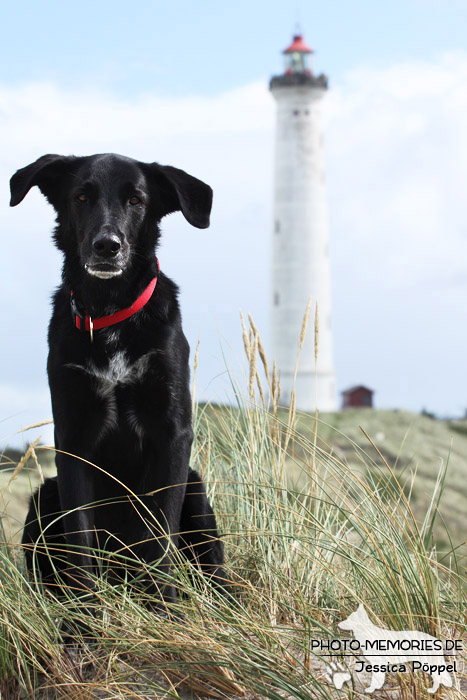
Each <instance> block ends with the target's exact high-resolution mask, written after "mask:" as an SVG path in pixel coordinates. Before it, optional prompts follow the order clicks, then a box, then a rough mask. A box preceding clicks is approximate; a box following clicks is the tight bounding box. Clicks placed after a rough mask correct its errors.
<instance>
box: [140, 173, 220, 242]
mask: <svg viewBox="0 0 467 700" xmlns="http://www.w3.org/2000/svg"><path fill="white" fill-rule="evenodd" d="M150 168H151V171H152V174H153V175H155V176H156V179H157V180H159V182H160V178H161V176H162V178H163V179H164V180H165V182H166V184H167V185H168V188H167V187H164V190H165V192H164V202H163V205H164V207H165V209H166V211H165V212H164V213H165V214H170V213H172V212H174V211H181V212H182V214H183V216H184V217H185V219H186V220H187V221H188V223H190V224H191V225H192V226H196V228H208V226H209V215H210V213H211V207H212V189H211V188H210V187H209V185H206V183H204V182H202V181H201V180H198V179H197V178H196V177H193V176H192V175H188V173H186V172H185V171H184V170H179V169H178V168H173V167H172V166H171V165H159V164H158V163H152V164H151V166H150Z"/></svg>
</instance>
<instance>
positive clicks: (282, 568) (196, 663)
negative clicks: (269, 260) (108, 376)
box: [0, 325, 467, 700]
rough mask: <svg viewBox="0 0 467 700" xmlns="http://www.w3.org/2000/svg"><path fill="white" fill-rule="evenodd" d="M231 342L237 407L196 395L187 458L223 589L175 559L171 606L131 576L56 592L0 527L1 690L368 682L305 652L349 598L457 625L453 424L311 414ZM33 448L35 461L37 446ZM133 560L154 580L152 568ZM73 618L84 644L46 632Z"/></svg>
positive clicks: (174, 694) (379, 610) (409, 619)
mask: <svg viewBox="0 0 467 700" xmlns="http://www.w3.org/2000/svg"><path fill="white" fill-rule="evenodd" d="M244 340H245V347H246V351H247V356H248V376H247V381H246V383H247V389H246V392H245V393H246V398H245V399H241V398H239V400H238V405H237V406H236V407H233V408H232V407H230V408H229V407H216V406H210V405H203V406H200V405H198V406H195V433H196V441H195V445H194V449H193V457H192V463H193V466H194V467H195V468H196V469H198V470H199V471H200V473H201V474H202V476H203V478H204V479H205V481H206V482H207V484H208V489H209V493H210V497H211V498H212V500H213V502H214V505H215V510H216V512H217V513H218V516H219V518H218V519H219V524H220V529H221V530H222V532H223V534H224V540H225V544H226V558H227V562H228V573H229V576H230V578H231V579H232V581H233V585H232V598H231V599H229V598H226V597H225V596H222V595H220V594H219V593H216V592H215V591H213V590H212V589H211V587H210V586H209V585H207V584H206V582H205V581H204V580H202V578H200V577H199V576H198V575H197V574H196V572H195V571H190V570H189V567H188V565H187V564H186V563H185V562H184V561H183V560H178V562H177V564H176V565H175V566H174V570H173V571H172V573H171V574H170V577H171V580H172V581H174V582H175V584H176V585H177V586H178V588H179V590H180V592H181V594H182V595H180V599H179V602H178V604H177V609H176V610H175V609H174V608H172V609H171V610H170V611H168V612H169V615H168V617H164V616H158V615H156V614H154V613H153V612H150V611H149V610H148V609H147V607H146V606H145V604H144V603H145V593H144V590H138V588H135V590H130V588H129V587H128V586H127V585H125V584H123V583H122V584H121V585H118V584H115V583H114V584H111V583H110V582H108V581H107V580H106V579H105V578H102V579H99V580H98V581H97V593H96V597H95V599H94V600H93V601H84V600H83V599H82V597H81V598H80V597H79V596H78V595H77V594H76V591H73V590H72V588H70V589H69V590H68V595H67V597H66V598H65V599H60V598H56V597H55V596H53V595H51V594H50V593H44V592H43V591H42V590H41V586H40V583H39V582H36V583H35V584H31V583H30V582H29V581H27V579H26V577H25V572H24V567H23V561H22V557H21V553H20V552H19V551H18V549H17V547H16V546H15V544H14V539H13V540H12V539H11V534H10V533H14V529H15V528H14V527H11V524H10V526H9V532H8V533H5V534H4V537H3V542H2V546H1V549H0V556H1V557H2V562H1V565H0V584H1V585H0V692H1V694H2V700H3V699H4V698H5V699H8V698H18V697H21V698H28V699H29V698H37V699H38V700H45V698H47V699H49V698H50V699H52V698H53V699H55V698H69V699H72V700H74V699H75V698H76V699H78V698H80V699H83V700H88V699H89V698H106V699H108V700H110V699H111V698H112V699H113V698H141V699H143V698H144V699H149V698H163V697H167V698H168V697H170V698H204V697H218V698H240V697H244V698H247V699H249V700H253V698H271V699H273V700H279V699H280V698H298V699H299V700H302V699H303V700H308V699H310V698H325V699H327V700H331V699H337V698H348V699H351V698H362V697H369V696H368V695H366V694H365V693H364V688H365V687H366V686H367V685H368V684H369V683H368V675H365V674H360V673H355V672H353V674H352V679H351V681H350V683H348V684H346V685H345V686H344V687H343V689H342V690H337V689H336V687H335V686H334V684H333V683H332V682H331V681H330V679H329V664H330V662H331V661H333V662H336V663H337V662H338V663H340V664H342V667H344V668H345V667H348V669H349V671H350V672H351V673H352V671H353V669H354V666H355V658H352V657H349V656H345V657H344V656H342V657H339V656H338V655H336V656H335V657H334V658H333V659H330V658H329V656H327V655H326V654H325V653H323V652H319V653H317V652H316V651H313V643H314V642H315V641H316V640H326V639H336V638H340V637H341V633H340V632H339V630H338V628H337V624H338V622H339V621H341V620H342V619H343V618H345V617H347V616H348V615H349V614H350V613H351V612H352V611H354V610H355V609H356V608H357V606H358V605H359V604H360V603H362V602H363V603H364V605H365V608H366V610H367V612H368V614H369V615H370V618H371V619H372V621H373V622H374V623H376V624H378V625H379V626H381V627H388V628H391V629H401V630H402V629H418V630H422V631H425V632H427V633H429V634H432V635H435V636H440V637H441V638H455V639H463V638H464V637H465V600H464V592H465V581H464V580H463V579H462V576H461V570H462V560H461V555H460V549H458V548H457V546H458V545H459V544H460V542H461V539H462V536H463V529H465V515H464V514H463V513H462V510H461V509H462V502H461V497H462V489H463V488H465V465H464V464H463V460H462V454H463V453H464V454H465V447H466V436H465V432H464V426H463V424H461V423H459V424H458V427H456V428H453V427H452V426H448V425H447V424H443V423H438V422H434V421H431V420H430V419H428V418H426V417H418V416H413V415H411V414H406V413H402V412H400V413H393V412H377V411H364V412H363V411H362V412H353V411H352V412H348V413H345V414H332V415H327V416H322V417H320V420H319V421H318V422H316V421H315V420H314V417H312V416H301V415H298V414H296V412H295V410H294V407H293V402H292V406H291V408H290V409H288V410H284V409H281V408H279V403H280V398H279V387H278V380H277V376H276V373H275V370H274V369H270V368H269V367H268V366H267V363H266V359H265V357H264V352H263V351H262V347H261V341H260V339H259V336H258V335H257V333H256V330H255V327H254V325H251V326H250V328H249V329H245V335H244ZM238 395H239V396H241V392H240V391H239V392H238ZM266 395H269V396H270V397H271V401H270V403H269V404H267V403H266V399H265V398H264V397H265V396H266ZM265 408H268V409H269V410H265ZM359 425H361V426H362V427H363V428H364V430H365V431H366V433H367V435H368V436H369V438H370V440H369V439H368V437H365V435H364V434H363V432H362V431H361V430H360V429H359V427H358V426H359ZM336 429H337V430H336ZM406 433H407V435H406ZM451 433H453V436H454V442H453V447H452V448H450V434H451ZM344 436H345V437H344ZM372 442H373V443H374V444H372ZM450 449H451V455H449V453H450ZM36 453H37V456H38V458H39V460H41V455H42V457H44V455H45V454H46V451H44V450H41V449H37V450H36ZM448 457H449V465H448V466H449V469H448V471H447V472H446V465H447V461H448ZM33 461H34V460H33V459H32V462H33ZM30 467H31V468H30V469H29V470H28V471H27V473H26V470H25V469H23V470H22V473H20V474H18V475H16V477H15V479H14V480H13V481H12V483H11V484H10V487H9V489H7V490H5V487H4V484H5V480H6V479H7V476H6V473H3V474H2V475H1V477H2V479H3V481H2V486H3V494H4V495H3V497H4V499H6V501H7V500H8V499H10V502H9V505H8V507H9V508H10V509H13V508H15V507H16V514H15V517H17V518H18V519H19V520H21V519H22V517H23V516H22V511H24V502H25V485H26V486H27V489H29V488H30V485H29V480H31V481H32V480H34V479H37V467H36V466H35V465H34V464H33V463H31V465H30ZM10 476H11V473H10ZM10 491H11V494H13V493H15V492H16V493H17V494H18V495H17V498H16V497H15V498H16V501H14V500H13V495H11V494H10ZM6 501H5V505H6ZM14 503H16V506H15V505H14ZM148 518H149V516H148ZM149 519H150V518H149ZM443 521H444V522H445V523H446V524H447V525H448V527H447V528H445V525H444V522H443ZM13 522H14V520H13V518H11V519H10V523H13ZM4 523H5V524H6V525H7V526H8V519H7V518H6V519H4ZM151 524H152V525H153V526H154V523H151V522H149V525H151ZM7 529H8V528H7ZM441 549H442V551H440V550H441ZM449 550H450V551H449ZM95 555H96V557H98V558H101V559H105V558H106V554H105V553H104V552H96V553H95ZM125 557H126V562H127V564H128V566H136V565H139V567H141V566H142V564H141V562H137V561H135V560H134V558H133V560H132V557H131V553H128V552H127V553H125ZM143 568H144V569H145V572H144V573H145V577H146V578H147V577H150V578H152V579H153V580H154V581H155V582H156V583H157V584H158V585H160V584H161V583H162V579H163V576H162V574H161V573H160V572H159V571H158V570H157V567H156V566H155V565H154V566H146V567H143ZM166 576H169V575H168V574H167V575H166ZM85 603H86V605H87V606H88V608H89V606H93V607H94V608H95V614H94V616H92V617H90V616H89V615H88V614H87V612H86V607H85V605H84V604H85ZM80 619H81V620H82V621H83V622H84V621H86V623H87V624H88V625H89V627H90V630H91V632H92V634H93V635H94V636H95V637H96V638H97V639H98V644H95V645H91V646H89V645H87V644H86V642H83V645H82V647H81V648H80V649H76V650H72V651H71V650H69V649H67V648H64V647H63V646H61V645H60V643H59V641H60V639H59V634H58V631H57V630H58V624H59V623H60V622H61V621H68V623H69V624H73V623H75V622H76V621H77V620H80ZM464 656H465V654H464V653H463V652H462V653H460V654H459V655H458V657H457V658H456V661H457V666H458V671H459V672H458V673H457V675H456V677H455V686H456V687H454V688H452V689H443V690H442V691H441V693H440V696H441V697H443V698H456V699H459V700H460V698H462V697H465V695H464V693H465V691H466V690H467V686H466V676H465V671H464V661H465V659H464ZM429 685H430V678H429V676H427V675H425V674H420V673H415V674H412V673H403V674H388V677H387V682H386V685H385V690H384V691H377V692H375V693H374V694H372V695H371V696H370V697H374V698H392V699H396V698H401V699H402V700H412V699H413V698H424V697H427V698H428V697H432V696H430V695H427V688H428V687H429Z"/></svg>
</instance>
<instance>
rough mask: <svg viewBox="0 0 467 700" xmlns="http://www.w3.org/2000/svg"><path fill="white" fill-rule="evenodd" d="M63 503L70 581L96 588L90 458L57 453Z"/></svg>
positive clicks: (81, 588) (77, 586)
mask: <svg viewBox="0 0 467 700" xmlns="http://www.w3.org/2000/svg"><path fill="white" fill-rule="evenodd" d="M55 461H56V465H57V476H58V490H59V495H60V506H61V509H62V511H63V512H64V516H63V528H64V531H65V537H66V543H67V576H68V580H69V585H70V586H71V587H72V588H74V589H76V590H77V591H78V592H80V593H83V592H84V593H86V592H87V591H89V592H90V591H92V590H93V589H94V583H93V576H92V574H93V573H94V568H95V567H94V563H95V562H94V560H93V557H92V555H91V550H92V547H93V544H94V510H93V508H92V505H91V504H92V503H93V502H94V501H95V495H94V488H93V475H92V469H93V467H92V466H90V465H89V464H88V463H87V462H86V461H83V460H82V459H78V458H77V457H74V456H71V454H64V453H57V456H56V459H55Z"/></svg>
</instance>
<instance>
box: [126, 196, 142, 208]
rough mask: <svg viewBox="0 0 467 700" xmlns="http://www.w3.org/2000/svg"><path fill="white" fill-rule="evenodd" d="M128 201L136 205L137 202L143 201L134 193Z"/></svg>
mask: <svg viewBox="0 0 467 700" xmlns="http://www.w3.org/2000/svg"><path fill="white" fill-rule="evenodd" d="M128 201H129V203H130V204H131V205H132V206H133V207H134V206H135V204H139V203H140V202H141V199H140V198H139V197H137V196H136V195H135V194H134V195H133V197H130V199H129V200H128Z"/></svg>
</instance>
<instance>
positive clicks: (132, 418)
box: [68, 350, 157, 444]
mask: <svg viewBox="0 0 467 700" xmlns="http://www.w3.org/2000/svg"><path fill="white" fill-rule="evenodd" d="M156 353H157V351H155V350H152V351H150V352H148V353H146V354H145V355H142V356H141V357H139V358H138V359H136V360H133V361H131V360H130V358H129V356H128V353H127V352H126V351H124V350H113V351H110V352H109V353H108V355H107V358H106V360H104V361H103V362H102V361H101V362H99V363H97V362H96V361H94V360H93V359H88V360H87V361H86V363H85V364H84V365H77V364H73V365H68V366H69V367H70V368H73V369H77V370H80V371H82V372H84V373H85V374H86V375H87V376H88V377H89V378H90V379H91V380H92V381H91V391H92V392H93V393H95V395H96V396H97V397H98V399H99V405H100V406H101V409H102V412H101V411H100V413H99V415H100V420H99V422H98V426H96V427H97V434H96V438H97V440H98V441H100V440H101V439H102V438H103V437H104V436H105V435H106V434H108V433H109V432H112V431H119V432H121V431H122V429H123V428H125V427H126V428H130V430H131V431H132V432H133V433H134V434H136V436H137V438H138V442H139V443H140V444H141V442H142V440H143V437H144V427H143V424H142V421H141V417H140V416H139V415H138V411H137V409H136V406H135V402H134V400H132V399H131V396H132V393H133V395H134V392H135V391H136V392H137V391H138V388H139V389H140V390H141V387H142V386H143V384H144V383H145V382H147V381H148V372H149V367H150V364H151V361H153V358H154V355H155V354H156ZM129 387H132V388H133V392H128V391H125V389H127V388H129ZM122 397H124V398H122Z"/></svg>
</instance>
